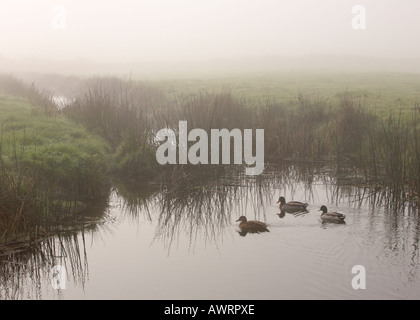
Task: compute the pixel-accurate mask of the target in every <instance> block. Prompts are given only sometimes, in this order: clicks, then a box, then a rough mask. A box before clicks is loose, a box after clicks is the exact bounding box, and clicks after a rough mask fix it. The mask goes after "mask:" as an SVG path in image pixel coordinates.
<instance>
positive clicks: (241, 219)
mask: <svg viewBox="0 0 420 320" xmlns="http://www.w3.org/2000/svg"><path fill="white" fill-rule="evenodd" d="M239 221H240V222H245V223H246V222H247V221H248V220H247V219H246V217H245V216H241V217H239V219H238V220H236V222H239Z"/></svg>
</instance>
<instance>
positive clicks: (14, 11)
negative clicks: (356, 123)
mask: <svg viewBox="0 0 420 320" xmlns="http://www.w3.org/2000/svg"><path fill="white" fill-rule="evenodd" d="M56 5H61V6H63V7H64V9H65V29H58V30H56V29H54V28H53V26H52V23H53V21H57V19H56V18H57V13H56V12H54V11H53V8H54V6H56ZM355 5H363V6H364V7H365V8H366V29H365V30H354V29H353V28H352V19H353V17H354V14H352V7H353V6H355ZM60 17H61V18H62V17H63V16H62V15H61V16H60ZM419 17H420V1H419V0H403V1H397V0H136V1H135V0H118V1H117V0H37V1H34V0H0V55H2V56H4V57H9V58H26V57H35V58H42V59H58V60H60V59H89V60H93V61H96V62H128V61H161V60H165V61H182V60H207V59H224V58H236V57H252V56H262V55H292V56H295V55H306V54H346V55H363V56H377V57H384V58H413V57H419V56H420V18H419ZM54 19H55V20H54ZM59 21H61V22H62V21H63V19H61V20H59Z"/></svg>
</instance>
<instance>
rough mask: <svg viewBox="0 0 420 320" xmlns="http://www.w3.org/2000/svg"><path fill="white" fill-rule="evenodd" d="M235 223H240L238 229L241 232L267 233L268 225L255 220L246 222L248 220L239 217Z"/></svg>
mask: <svg viewBox="0 0 420 320" xmlns="http://www.w3.org/2000/svg"><path fill="white" fill-rule="evenodd" d="M236 222H240V223H239V228H241V229H242V230H243V231H247V232H251V233H255V232H267V231H269V230H268V229H267V227H268V224H266V223H264V222H261V221H257V220H250V221H248V219H247V218H246V217H245V216H241V217H239V219H238V220H236Z"/></svg>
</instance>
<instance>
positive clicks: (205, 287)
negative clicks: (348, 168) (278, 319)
mask: <svg viewBox="0 0 420 320" xmlns="http://www.w3.org/2000/svg"><path fill="white" fill-rule="evenodd" d="M133 190H134V191H133ZM281 195H282V196H285V197H286V200H287V201H291V200H298V201H305V202H308V203H309V204H310V205H309V207H308V209H309V213H307V214H302V215H293V214H285V215H284V217H282V218H281V217H280V216H279V215H278V214H279V213H280V212H279V209H278V206H277V204H276V200H277V199H278V197H279V196H281ZM372 195H373V194H372V192H370V191H369V189H366V188H362V187H355V186H351V185H349V184H348V181H347V183H346V184H345V185H342V184H341V183H340V179H337V178H330V177H328V176H326V175H325V174H324V173H322V174H321V173H319V172H318V173H317V172H312V173H311V172H309V174H308V172H305V174H301V173H299V172H298V171H296V170H294V169H288V170H286V171H282V172H281V173H275V171H273V172H271V173H268V174H266V175H265V176H264V177H259V178H258V179H253V178H249V177H242V178H241V179H239V180H235V181H231V180H230V179H226V180H221V181H218V182H217V183H215V182H211V183H201V184H200V187H197V188H192V189H190V190H188V191H187V190H185V189H183V188H180V189H179V190H177V189H175V190H174V189H172V190H169V189H165V190H160V189H158V188H139V187H131V188H124V187H122V186H119V187H115V188H114V189H113V190H112V192H111V195H110V200H109V207H108V208H107V209H106V210H105V211H104V212H103V219H102V222H101V223H99V224H97V225H95V226H94V227H93V228H90V229H87V230H85V231H84V232H82V231H79V232H77V233H76V234H72V235H69V236H68V237H65V238H61V239H60V240H61V241H59V240H58V239H57V238H56V239H50V241H48V242H45V243H44V244H43V247H41V248H39V249H38V250H37V251H33V252H30V253H21V254H16V255H11V256H5V257H2V258H1V259H2V260H1V264H0V265H1V272H2V275H1V276H2V278H1V279H2V283H0V295H1V298H2V299H16V298H25V299H276V300H277V299H419V298H420V279H419V275H420V272H419V265H420V261H419V250H418V244H419V236H420V218H419V215H418V209H417V208H412V207H408V206H402V207H401V206H396V205H395V204H394V205H393V204H386V203H385V202H382V201H377V200H378V198H376V199H375V198H373V197H372ZM323 204H325V205H327V207H328V208H329V210H330V211H339V212H342V213H344V214H346V216H347V218H346V224H340V225H337V224H323V223H322V222H321V220H320V214H319V212H318V211H317V210H318V209H319V207H320V206H321V205H323ZM240 215H246V216H247V217H248V219H258V220H261V221H265V222H266V223H268V224H269V225H270V226H269V227H268V229H269V230H270V232H266V233H260V234H246V235H245V236H241V235H240V234H239V233H238V230H239V227H238V223H235V220H236V219H237V218H238V217H239V216H240ZM54 264H61V265H64V266H65V267H66V270H67V272H68V275H67V283H66V289H65V290H54V289H53V288H52V286H51V280H52V274H51V272H50V268H51V267H52V266H53V265H54ZM355 265H362V266H364V267H365V269H366V290H354V289H353V288H352V284H351V283H352V278H353V277H354V276H355V274H352V268H353V266H355Z"/></svg>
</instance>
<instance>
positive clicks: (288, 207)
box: [277, 197, 308, 213]
mask: <svg viewBox="0 0 420 320" xmlns="http://www.w3.org/2000/svg"><path fill="white" fill-rule="evenodd" d="M277 203H280V210H281V211H285V212H287V213H295V212H301V211H305V210H306V207H307V206H308V204H307V203H303V202H300V201H290V202H286V199H285V198H284V197H280V198H279V201H277Z"/></svg>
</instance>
